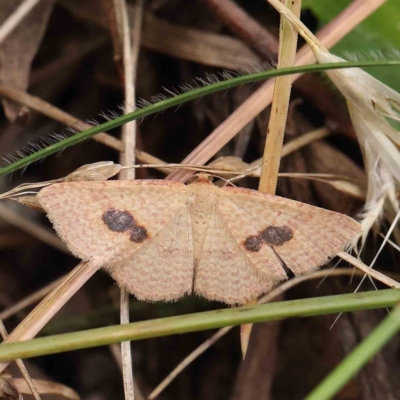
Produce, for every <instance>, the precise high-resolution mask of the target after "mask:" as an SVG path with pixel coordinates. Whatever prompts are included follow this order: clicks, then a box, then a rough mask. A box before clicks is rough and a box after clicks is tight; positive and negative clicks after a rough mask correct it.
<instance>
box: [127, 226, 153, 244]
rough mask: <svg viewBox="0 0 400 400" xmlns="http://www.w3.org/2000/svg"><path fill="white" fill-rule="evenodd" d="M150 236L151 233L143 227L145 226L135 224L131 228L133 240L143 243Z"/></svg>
mask: <svg viewBox="0 0 400 400" xmlns="http://www.w3.org/2000/svg"><path fill="white" fill-rule="evenodd" d="M148 237H149V235H148V234H147V230H146V229H145V228H143V226H138V225H135V226H134V227H133V228H132V229H131V238H130V239H131V240H132V242H135V243H142V242H143V241H145V240H146V239H147V238H148Z"/></svg>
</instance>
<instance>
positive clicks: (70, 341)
mask: <svg viewBox="0 0 400 400" xmlns="http://www.w3.org/2000/svg"><path fill="white" fill-rule="evenodd" d="M399 301H400V290H399V289H387V290H380V291H371V292H363V293H351V294H345V295H335V296H324V297H316V298H311V299H302V300H292V301H284V302H277V303H270V304H262V305H257V306H246V307H238V308H226V309H221V310H216V311H207V312H201V313H196V314H187V315H181V316H176V317H169V318H161V319H154V320H150V321H141V322H134V323H131V324H126V325H116V326H109V327H104V328H97V329H90V330H86V331H81V332H74V333H66V334H62V335H54V336H48V337H43V338H38V339H33V340H27V341H24V342H16V343H10V344H2V345H0V362H5V361H10V360H14V359H18V358H28V357H36V356H42V355H46V354H55V353H60V352H63V351H71V350H78V349H84V348H89V347H95V346H102V345H108V344H112V343H119V342H122V341H126V340H140V339H148V338H153V337H160V336H167V335H174V334H181V333H188V332H195V331H200V330H206V329H214V328H222V327H225V326H231V325H242V324H246V323H256V322H265V321H275V320H282V319H286V318H291V317H311V316H317V315H325V314H330V313H338V312H348V311H355V310H367V309H376V308H384V307H391V306H394V305H395V304H396V303H397V302H399Z"/></svg>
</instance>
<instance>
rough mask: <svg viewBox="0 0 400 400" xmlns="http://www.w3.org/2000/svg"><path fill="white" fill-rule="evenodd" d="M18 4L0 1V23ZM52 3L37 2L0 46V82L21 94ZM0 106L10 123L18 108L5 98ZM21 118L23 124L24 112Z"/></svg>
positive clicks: (47, 1) (27, 80)
mask: <svg viewBox="0 0 400 400" xmlns="http://www.w3.org/2000/svg"><path fill="white" fill-rule="evenodd" d="M19 3H21V2H20V1H19V2H16V1H15V0H2V2H1V7H0V22H1V23H3V22H4V21H5V20H7V18H8V17H9V16H10V15H11V14H12V13H13V11H14V10H15V9H16V7H18V6H19ZM53 3H54V0H42V1H40V2H39V3H38V5H37V6H35V7H34V8H33V9H32V11H31V12H30V13H29V14H28V15H27V16H26V17H25V18H24V19H23V20H22V21H21V23H20V24H19V25H18V26H16V27H15V28H14V30H13V31H12V32H11V33H10V34H9V36H8V37H7V38H6V39H5V40H4V42H3V43H2V44H1V45H0V81H1V82H2V83H4V84H6V85H8V86H11V87H14V88H16V89H21V90H24V91H25V90H26V89H27V87H28V84H29V74H30V70H31V64H32V60H33V58H34V57H35V55H36V52H37V50H38V47H39V45H40V43H41V41H42V37H43V35H44V32H45V30H46V27H47V22H48V20H49V17H50V13H51V10H52V8H53ZM2 103H3V107H4V112H5V114H6V116H7V118H8V119H9V120H10V121H11V122H14V121H15V120H16V119H17V118H18V116H19V114H20V112H21V110H22V109H21V106H20V105H19V104H17V103H15V102H13V101H10V100H5V99H4V100H2ZM22 111H23V110H22ZM22 116H23V118H22V120H23V121H25V120H26V112H24V111H23V112H22Z"/></svg>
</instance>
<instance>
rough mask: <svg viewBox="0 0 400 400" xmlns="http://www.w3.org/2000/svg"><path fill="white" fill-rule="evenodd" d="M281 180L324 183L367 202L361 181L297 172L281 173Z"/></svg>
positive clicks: (333, 175) (330, 175) (344, 177)
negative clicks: (306, 180)
mask: <svg viewBox="0 0 400 400" xmlns="http://www.w3.org/2000/svg"><path fill="white" fill-rule="evenodd" d="M279 177H281V178H294V179H299V178H300V179H309V180H312V181H317V182H323V183H327V184H328V185H331V186H332V187H334V188H335V189H336V190H339V191H340V192H342V193H345V194H347V195H349V196H351V197H354V198H356V199H358V200H362V201H363V200H365V197H366V188H365V186H363V185H360V182H359V181H355V180H353V179H351V178H349V177H346V176H340V175H335V174H312V173H311V174H306V173H304V174H303V173H296V172H281V173H279Z"/></svg>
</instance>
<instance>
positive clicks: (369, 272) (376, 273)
mask: <svg viewBox="0 0 400 400" xmlns="http://www.w3.org/2000/svg"><path fill="white" fill-rule="evenodd" d="M337 255H338V256H339V257H340V258H342V259H343V260H345V261H348V262H349V263H350V264H351V265H354V266H355V267H357V268H358V269H360V270H361V271H364V272H365V273H366V274H367V275H368V276H371V277H372V278H374V279H376V280H377V281H380V282H382V283H383V284H385V285H387V286H389V287H391V288H396V289H400V283H398V282H396V281H395V280H393V279H392V278H389V277H388V276H386V275H384V274H382V273H381V272H379V271H377V270H375V269H372V268H370V267H368V265H365V264H364V263H363V262H362V261H360V260H359V259H357V258H355V257H353V256H352V255H350V254H348V253H346V252H345V251H341V252H339V253H337Z"/></svg>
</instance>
